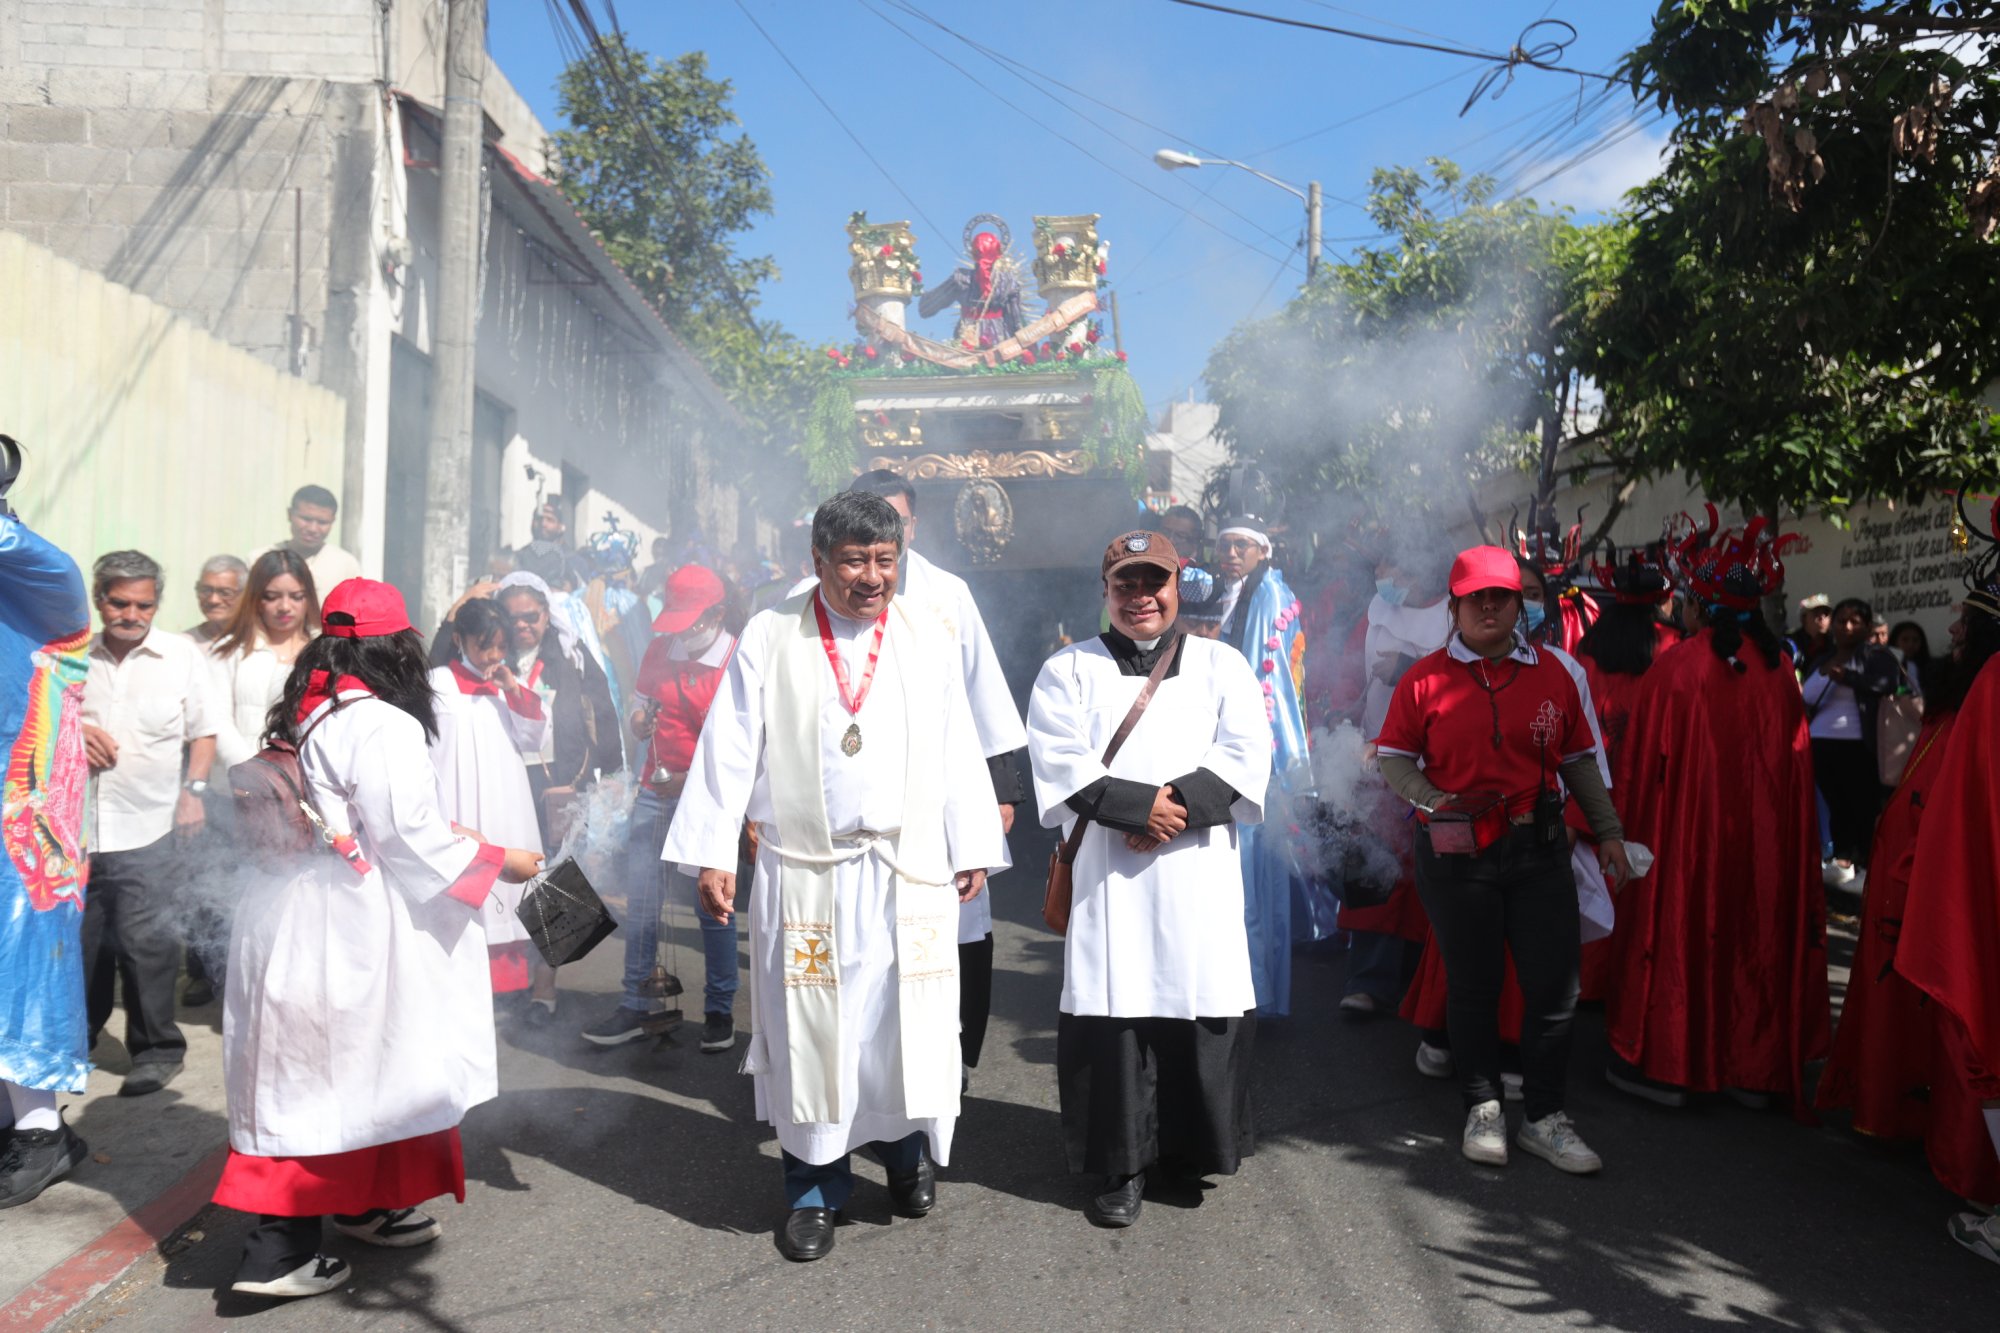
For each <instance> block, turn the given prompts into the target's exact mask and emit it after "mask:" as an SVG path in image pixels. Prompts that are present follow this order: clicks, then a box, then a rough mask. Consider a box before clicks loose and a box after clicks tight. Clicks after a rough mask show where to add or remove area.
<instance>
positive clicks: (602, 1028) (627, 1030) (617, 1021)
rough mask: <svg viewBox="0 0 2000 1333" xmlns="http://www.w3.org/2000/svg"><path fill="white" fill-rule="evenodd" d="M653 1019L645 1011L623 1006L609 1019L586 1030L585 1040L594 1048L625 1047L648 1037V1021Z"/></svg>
mask: <svg viewBox="0 0 2000 1333" xmlns="http://www.w3.org/2000/svg"><path fill="white" fill-rule="evenodd" d="M651 1017H652V1015H651V1014H649V1013H647V1012H646V1011H645V1010H643V1009H629V1008H627V1007H626V1006H624V1005H622V1004H621V1005H619V1006H618V1008H617V1009H616V1010H615V1011H614V1012H613V1013H612V1014H611V1015H610V1016H609V1017H607V1018H604V1019H602V1020H601V1021H599V1022H596V1023H592V1024H591V1025H590V1026H589V1027H587V1028H585V1029H584V1030H583V1039H584V1040H585V1041H587V1042H589V1043H590V1044H591V1045H593V1046H623V1045H624V1044H625V1043H626V1042H628V1041H637V1040H639V1038H641V1037H643V1036H645V1035H646V1020H647V1019H649V1018H651Z"/></svg>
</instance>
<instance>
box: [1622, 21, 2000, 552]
mask: <svg viewBox="0 0 2000 1333" xmlns="http://www.w3.org/2000/svg"><path fill="white" fill-rule="evenodd" d="M1996 32H2000V4H1993V3H1971V2H1965V3H1916V4H1897V5H1888V4H1881V3H1864V2H1863V0H1817V2H1816V3H1815V4H1813V5H1812V6H1810V7H1806V6H1801V5H1797V4H1793V3H1783V2H1782V0H1687V2H1686V3H1670V4H1662V5H1661V6H1660V9H1659V12H1658V14H1657V15H1656V17H1655V19H1654V31H1653V35H1652V38H1651V40H1650V41H1648V42H1647V43H1645V44H1644V45H1642V46H1640V47H1639V48H1637V49H1636V50H1635V51H1634V52H1633V53H1632V54H1631V55H1630V56H1629V57H1628V59H1627V64H1626V70H1625V72H1626V74H1627V75H1628V76H1629V77H1630V78H1631V80H1632V81H1633V84H1634V87H1635V89H1637V90H1638V93H1639V96H1640V97H1641V98H1642V99H1645V100H1650V101H1652V102H1654V103H1655V104H1657V105H1658V106H1659V107H1660V108H1662V109H1664V110H1666V111H1668V112H1670V113H1672V114H1673V115H1674V116H1676V117H1677V118H1678V127H1677V129H1676V131H1675V134H1674V139H1673V148H1672V153H1671V157H1670V159H1669V162H1668V165H1667V167H1666V169H1665V171H1664V172H1663V173H1662V174H1661V175H1660V176H1659V177H1658V178H1657V179H1655V180H1654V181H1652V182H1651V183H1649V184H1647V185H1646V186H1644V187H1642V188H1641V189H1639V190H1638V191H1636V192H1635V194H1634V196H1633V203H1634V222H1633V229H1632V235H1631V237H1630V242H1629V246H1628V247H1627V249H1626V252H1625V255H1624V257H1623V260H1622V264H1621V271H1620V272H1618V273H1617V275H1616V282H1615V284H1613V285H1612V286H1611V287H1610V288H1609V294H1608V299H1606V300H1605V301H1604V302H1603V303H1602V305H1601V306H1600V307H1599V308H1597V309H1596V310H1594V311H1593V312H1592V319H1591V323H1590V328H1589V338H1588V339H1587V340H1584V341H1587V342H1588V344H1589V346H1588V347H1587V349H1586V354H1585V356H1584V358H1583V365H1584V366H1585V368H1586V369H1588V370H1589V371H1590V372H1591V373H1592V374H1593V376H1595V378H1596V379H1597V381H1598V382H1599V383H1600V384H1601V385H1602V386H1603V389H1604V393H1605V398H1606V401H1607V405H1608V406H1609V408H1610V409H1611V411H1612V412H1613V414H1614V416H1615V418H1616V420H1617V421H1618V422H1619V423H1620V429H1619V430H1618V431H1617V432H1616V433H1615V434H1614V435H1613V436H1611V437H1610V438H1608V439H1607V440H1606V444H1607V446H1608V450H1607V458H1608V460H1609V463H1610V465H1611V466H1613V467H1616V468H1618V469H1620V470H1621V471H1624V472H1626V473H1628V474H1634V475H1660V474H1665V473H1672V472H1686V473H1688V474H1690V475H1691V476H1692V477H1694V478H1695V479H1696V480H1698V481H1699V482H1700V483H1701V484H1702V486H1703V487H1704V489H1706V490H1707V491H1708V493H1709V494H1711V495H1714V496H1717V497H1719V498H1726V499H1729V500H1734V501H1738V502H1741V503H1743V504H1746V505H1749V506H1751V507H1754V508H1756V509H1758V510H1762V511H1764V512H1778V511H1779V510H1780V509H1781V508H1783V507H1796V508H1800V509H1806V508H1812V509H1825V510H1829V511H1833V512H1838V510H1839V509H1841V508H1842V507H1843V506H1845V505H1847V504H1848V503H1850V502H1852V501H1855V500H1858V499H1862V498H1865V497H1870V496H1883V497H1889V498H1897V499H1901V498H1909V497H1914V496H1916V495H1919V494H1922V493H1924V492H1926V491H1930V490H1934V489H1936V488H1938V487H1953V486H1957V485H1959V484H1960V483H1962V482H1964V481H1966V480H1968V479H1974V478H1991V477H1993V476H1994V475H1995V471H1996V468H1995V464H1996V457H2000V455H1996V452H1995V425H1996V420H1995V417H1994V413H1993V411H1992V407H1991V405H1990V404H1989V403H1988V402H1987V401H1986V394H1987V391H1988V388H1989V386H1990V385H1991V383H1992V382H1993V380H1994V378H1995V373H1996V369H2000V250H1996V248H1995V245H1994V244H1993V242H1992V241H1991V239H1989V238H1990V235H1991V233H1992V231H1993V230H1994V226H1995V223H1996V220H2000V167H1996V163H1995V156H1994V153H1995V139H1996V133H2000V79H1996V71H1995V65H1994V61H1995V59H1996V56H1995V50H1996V48H1995V46H1994V44H1993V41H1992V34H1994V33H1996Z"/></svg>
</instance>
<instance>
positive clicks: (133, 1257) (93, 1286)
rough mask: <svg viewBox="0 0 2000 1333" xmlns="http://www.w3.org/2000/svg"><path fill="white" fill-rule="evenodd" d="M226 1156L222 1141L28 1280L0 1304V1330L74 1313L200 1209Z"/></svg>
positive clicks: (32, 1332) (39, 1326)
mask: <svg viewBox="0 0 2000 1333" xmlns="http://www.w3.org/2000/svg"><path fill="white" fill-rule="evenodd" d="M228 1160H229V1145H227V1144H224V1145H223V1146H221V1147H219V1148H217V1149H215V1151H213V1152H211V1153H209V1154H208V1155H207V1156H206V1157H204V1158H202V1159H201V1161H199V1162H197V1163H196V1164H195V1165H194V1167H193V1168H192V1169H191V1170H189V1171H188V1173H187V1174H186V1175H184V1176H182V1177H181V1178H180V1179H179V1180H177V1181H175V1182H174V1183H173V1184H172V1185H169V1186H168V1187H167V1188H166V1190H165V1191H164V1192H163V1193H161V1194H160V1195H158V1196H157V1197H155V1198H154V1199H153V1200H152V1201H151V1202H149V1203H147V1204H145V1205H143V1206H142V1207H139V1208H136V1209H134V1210H133V1211H132V1213H131V1215H130V1216H128V1217H126V1218H125V1220H124V1221H122V1222H119V1223H117V1224H115V1225H113V1226H112V1227H110V1228H109V1229H108V1230H106V1231H105V1233H104V1234H103V1235H101V1236H99V1237H98V1238H97V1239H96V1240H94V1241H92V1242H90V1244H88V1245H85V1246H84V1247H82V1248H81V1249H79V1250H77V1251H76V1252H75V1253H74V1254H71V1255H70V1256H69V1257H68V1258H66V1259H64V1260H62V1261H61V1262H60V1263H58V1264H56V1265H54V1266H53V1267H51V1268H50V1269H49V1270H48V1271H47V1272H46V1273H43V1274H42V1275H41V1276H40V1277H38V1278H36V1279H35V1280H34V1281H33V1282H31V1283H29V1284H28V1285H27V1286H26V1287H25V1288H23V1289H22V1291H21V1292H20V1294H19V1295H17V1296H15V1297H14V1299H12V1300H10V1301H8V1302H7V1303H6V1304H5V1305H0V1329H5V1330H8V1333H16V1331H17V1330H18V1331H19V1333H40V1331H41V1330H43V1329H46V1328H50V1327H52V1326H54V1325H55V1324H56V1323H57V1322H58V1321H60V1320H62V1319H64V1318H66V1317H67V1316H69V1315H71V1314H73V1313H75V1311H76V1310H78V1309H79V1308H81V1307H82V1306H83V1305H84V1303H85V1302H87V1301H89V1300H90V1299H91V1298H93V1297H95V1296H96V1295H98V1294H99V1293H100V1292H102V1291H103V1290H104V1289H105V1288H106V1287H109V1286H110V1285H111V1284H112V1283H114V1282H116V1281H117V1280H118V1279H119V1278H121V1277H123V1276H124V1275H125V1273H126V1272H127V1270H129V1269H130V1268H131V1267H132V1265H133V1264H135V1263H137V1262H138V1261H139V1260H140V1259H141V1258H143V1257H144V1256H145V1255H146V1254H147V1253H149V1252H151V1251H153V1250H156V1249H158V1248H159V1245H160V1242H161V1241H163V1240H165V1239H166V1238H167V1237H169V1236H171V1235H172V1234H173V1233H174V1232H175V1231H176V1230H178V1229H179V1228H180V1227H181V1226H182V1225H183V1224H184V1223H186V1222H187V1221H188V1220H189V1219H190V1218H192V1217H193V1216H194V1215H195V1214H196V1213H197V1212H198V1211H200V1209H201V1206H202V1205H203V1204H205V1203H207V1202H208V1199H209V1196H210V1195H211V1194H213V1193H214V1192H215V1183H216V1181H218V1180H219V1179H221V1177H222V1164H223V1163H224V1162H226V1161H228Z"/></svg>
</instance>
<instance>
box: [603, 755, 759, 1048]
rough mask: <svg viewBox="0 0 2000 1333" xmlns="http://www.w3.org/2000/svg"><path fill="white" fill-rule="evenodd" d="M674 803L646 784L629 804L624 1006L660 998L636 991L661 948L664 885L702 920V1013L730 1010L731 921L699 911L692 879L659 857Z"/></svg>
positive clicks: (644, 1005) (648, 1004) (653, 1004)
mask: <svg viewBox="0 0 2000 1333" xmlns="http://www.w3.org/2000/svg"><path fill="white" fill-rule="evenodd" d="M678 804H679V802H678V801H671V800H662V799H661V798H660V796H659V794H658V793H656V792H655V791H653V789H652V788H650V787H644V788H641V789H640V791H639V799H638V800H637V801H635V802H634V803H633V805H632V822H631V826H630V830H631V831H630V834H629V836H628V839H627V841H626V843H625V854H626V857H627V861H626V892H627V893H628V894H629V895H630V901H629V905H628V906H627V908H626V911H625V920H624V921H623V922H621V923H620V924H621V925H622V926H623V927H624V930H625V1007H626V1008H628V1009H640V1010H648V1011H650V1010H654V1009H658V1008H660V1007H661V1001H660V1000H658V999H657V998H653V997H648V996H645V995H643V994H642V993H641V990H640V988H641V987H642V986H643V985H645V983H646V979H647V978H648V977H650V976H652V975H653V967H654V965H655V963H656V962H657V961H658V955H659V946H660V913H661V909H662V908H664V907H665V906H666V901H667V890H668V887H669V885H672V886H674V887H675V888H676V890H677V891H679V892H681V893H682V894H684V896H685V897H686V899H687V900H688V901H689V902H691V903H694V904H695V916H696V918H697V919H698V920H699V921H700V922H701V952H702V957H703V960H704V962H705V963H706V968H705V970H706V972H707V974H708V975H707V978H706V980H705V981H704V983H703V985H702V993H701V1011H702V1012H703V1013H704V1014H725V1015H726V1014H729V1013H731V1012H733V1011H734V1009H735V1007H736V923H735V922H734V921H727V922H724V921H717V920H715V919H714V918H712V917H710V916H708V915H707V914H706V913H704V912H703V911H702V910H701V904H700V901H699V896H698V894H697V893H696V891H695V882H694V881H693V880H691V879H689V878H688V877H687V876H686V875H683V874H682V873H681V872H680V871H679V870H677V869H675V868H674V867H673V866H672V865H669V864H668V863H667V862H665V861H662V860H661V859H660V849H661V848H662V847H664V846H665V845H666V842H667V826H668V825H669V824H671V823H672V822H673V819H674V807H675V806H677V805H678Z"/></svg>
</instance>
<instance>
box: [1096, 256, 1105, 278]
mask: <svg viewBox="0 0 2000 1333" xmlns="http://www.w3.org/2000/svg"><path fill="white" fill-rule="evenodd" d="M1104 262H1105V261H1103V260H1102V259H1100V260H1098V261H1097V276H1098V277H1100V278H1101V277H1103V276H1104Z"/></svg>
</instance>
